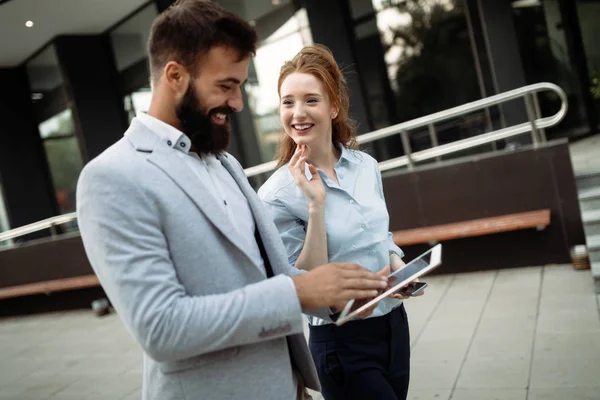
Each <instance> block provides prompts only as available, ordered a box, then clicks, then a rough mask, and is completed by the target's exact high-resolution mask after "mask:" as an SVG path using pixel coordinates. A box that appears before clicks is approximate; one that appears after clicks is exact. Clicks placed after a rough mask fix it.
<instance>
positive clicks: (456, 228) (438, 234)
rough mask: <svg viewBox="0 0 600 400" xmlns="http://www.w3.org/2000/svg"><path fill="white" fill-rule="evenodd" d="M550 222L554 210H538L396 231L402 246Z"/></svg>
mask: <svg viewBox="0 0 600 400" xmlns="http://www.w3.org/2000/svg"><path fill="white" fill-rule="evenodd" d="M548 225H550V210H549V209H544V210H536V211H530V212H524V213H517V214H507V215H501V216H496V217H490V218H480V219H473V220H469V221H462V222H455V223H451V224H444V225H435V226H427V227H424V228H417V229H405V230H400V231H395V232H393V235H394V242H395V243H396V245H398V246H409V245H413V244H421V243H429V244H432V243H436V242H442V241H446V240H454V239H461V238H466V237H473V236H483V235H491V234H494V233H500V232H509V231H516V230H520V229H529V228H536V229H538V230H542V229H544V228H545V227H546V226H548Z"/></svg>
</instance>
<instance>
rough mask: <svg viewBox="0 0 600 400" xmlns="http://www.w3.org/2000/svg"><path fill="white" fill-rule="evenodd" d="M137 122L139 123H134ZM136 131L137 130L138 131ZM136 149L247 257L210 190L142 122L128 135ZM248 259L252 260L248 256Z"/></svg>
mask: <svg viewBox="0 0 600 400" xmlns="http://www.w3.org/2000/svg"><path fill="white" fill-rule="evenodd" d="M134 122H137V121H134ZM134 128H136V129H134ZM126 135H127V136H128V138H129V140H130V141H131V142H132V143H133V145H134V146H135V147H136V150H138V151H142V152H148V153H150V154H149V156H148V161H149V162H151V163H152V164H154V165H156V166H157V167H158V168H159V169H161V170H162V171H163V172H164V173H165V174H167V175H168V176H169V177H170V178H171V179H172V180H173V181H174V182H175V184H176V185H177V186H179V188H180V189H181V190H183V192H184V193H185V194H186V195H187V196H188V197H189V198H190V199H191V200H192V201H193V202H194V204H196V206H197V207H198V208H199V209H200V211H202V213H203V214H204V215H205V216H206V218H208V219H209V220H210V222H211V223H212V224H213V225H214V226H215V227H216V228H217V229H218V230H219V231H220V232H221V233H222V234H223V235H224V236H225V237H226V238H228V239H229V240H230V241H231V242H232V243H233V244H234V245H235V246H236V247H237V248H238V249H239V250H240V251H242V252H243V253H244V254H246V256H248V254H247V253H246V251H245V250H244V249H243V246H242V245H241V240H240V239H241V238H240V236H239V233H238V231H237V230H236V229H235V227H234V226H233V225H232V224H231V222H230V221H229V216H228V215H227V213H226V212H225V210H224V209H223V208H222V207H221V206H220V205H219V204H218V203H217V200H216V199H215V198H214V196H213V195H212V194H211V193H209V190H208V188H207V187H206V185H204V183H203V182H202V181H201V180H200V179H198V177H197V176H196V175H195V174H194V173H193V172H192V170H191V169H190V168H189V167H188V166H187V165H186V164H185V161H184V160H183V159H182V158H180V157H179V156H178V155H177V154H175V153H174V151H178V150H173V149H172V148H170V147H169V146H168V145H167V144H166V143H163V141H162V140H160V139H159V138H158V137H157V135H155V134H154V133H152V132H151V131H150V130H148V129H147V128H146V126H145V125H143V124H142V123H139V122H138V123H137V124H132V128H130V129H129V130H128V132H127V133H126ZM248 258H250V257H249V256H248Z"/></svg>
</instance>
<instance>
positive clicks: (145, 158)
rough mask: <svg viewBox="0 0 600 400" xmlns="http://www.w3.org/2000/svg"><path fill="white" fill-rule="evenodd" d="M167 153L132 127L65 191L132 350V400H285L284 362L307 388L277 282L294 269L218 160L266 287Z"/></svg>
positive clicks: (258, 207) (289, 291)
mask: <svg viewBox="0 0 600 400" xmlns="http://www.w3.org/2000/svg"><path fill="white" fill-rule="evenodd" d="M177 151H179V150H177V149H174V148H172V147H170V146H169V145H168V144H167V143H166V142H165V141H163V140H162V139H160V138H159V136H158V135H156V134H154V133H153V132H151V131H150V130H149V129H148V128H146V127H145V125H143V124H142V123H140V122H139V121H137V120H134V121H133V123H132V125H131V127H130V128H129V129H128V131H127V132H126V133H125V137H124V138H123V139H121V140H120V141H119V142H117V143H115V144H114V145H113V146H111V147H110V148H109V149H107V150H106V151H105V152H104V153H102V154H101V155H100V156H98V157H97V158H96V159H94V160H93V161H91V162H90V163H89V164H87V165H86V167H85V168H84V169H83V172H82V173H81V176H80V179H79V183H78V187H77V215H78V219H79V227H80V230H81V236H82V238H83V243H84V246H85V250H86V252H87V255H88V257H89V260H90V263H91V265H92V267H93V269H94V271H95V273H96V274H97V275H98V278H99V279H100V282H101V283H102V287H103V288H104V290H105V291H106V293H107V295H108V297H109V299H110V300H111V302H112V304H113V306H114V307H115V309H116V310H117V312H118V314H119V316H120V318H121V319H122V320H123V322H124V323H125V325H126V327H127V328H128V330H129V332H130V333H131V334H132V335H133V337H134V338H135V340H136V341H137V343H138V344H139V345H140V347H141V348H142V349H143V352H144V379H143V381H144V384H143V399H148V400H149V399H157V400H170V399H178V400H180V399H223V400H235V399H244V400H248V399H260V400H263V399H294V398H295V393H296V388H295V384H294V378H293V374H292V369H291V362H290V354H291V357H292V358H293V361H294V363H295V365H296V367H297V368H298V369H299V371H300V373H301V375H302V378H303V379H304V381H305V384H306V386H307V387H309V388H311V389H315V390H319V382H318V378H317V375H316V372H315V368H314V365H313V362H312V358H311V356H310V353H309V351H308V347H307V345H306V340H305V338H304V336H303V321H302V310H301V308H300V303H299V301H298V298H297V295H296V291H295V288H294V286H293V283H292V282H291V280H290V279H289V278H288V277H286V276H284V275H294V274H298V273H299V271H298V270H296V269H294V268H291V267H290V266H289V265H288V262H287V256H286V253H285V249H284V247H283V244H282V242H281V239H280V237H279V233H278V231H277V229H276V228H275V225H274V224H273V222H272V220H271V218H270V216H269V214H268V212H267V211H266V210H265V209H264V208H263V205H262V203H261V201H260V200H259V198H258V197H257V195H256V193H255V192H254V190H253V189H252V187H251V186H250V185H249V183H248V180H247V179H246V177H245V175H244V172H243V170H242V168H241V166H240V164H239V163H238V162H237V160H235V159H234V158H233V157H232V156H231V155H228V154H224V155H222V156H221V157H220V160H221V163H222V164H223V165H224V166H225V168H226V169H227V170H228V171H229V172H230V173H231V175H232V176H233V178H234V179H235V181H236V182H237V183H238V185H239V187H240V189H241V190H242V192H243V193H244V195H245V196H246V198H247V199H248V203H249V204H250V208H251V209H252V212H253V214H254V218H255V220H256V226H257V229H258V231H259V233H260V235H261V238H262V241H263V243H264V247H265V251H266V254H267V256H268V259H269V261H270V264H271V266H272V268H273V271H274V274H275V277H273V278H271V279H267V278H266V275H265V272H264V269H262V268H260V267H259V266H258V265H256V264H255V263H254V262H253V261H252V259H251V257H250V256H249V255H248V253H247V252H246V251H245V249H244V248H242V247H241V246H240V243H242V241H241V240H240V237H239V233H238V232H237V231H236V229H235V228H234V227H233V226H232V225H231V223H230V221H229V219H228V217H227V215H226V213H225V211H223V210H222V208H221V207H220V206H219V204H217V203H216V200H215V199H214V197H213V196H212V195H210V194H208V193H207V189H206V187H205V186H204V185H203V183H202V182H201V181H200V180H199V179H198V178H197V176H196V175H194V173H193V171H191V170H190V169H189V167H188V166H187V165H185V163H184V160H182V159H181V158H180V157H178V155H177V154H176V153H175V152H177ZM311 314H314V315H315V316H318V317H320V318H328V313H327V311H326V310H317V311H316V312H314V313H311Z"/></svg>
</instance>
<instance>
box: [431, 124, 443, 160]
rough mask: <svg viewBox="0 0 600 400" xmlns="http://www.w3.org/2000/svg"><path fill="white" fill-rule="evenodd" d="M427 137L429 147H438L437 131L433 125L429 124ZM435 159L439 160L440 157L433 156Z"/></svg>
mask: <svg viewBox="0 0 600 400" xmlns="http://www.w3.org/2000/svg"><path fill="white" fill-rule="evenodd" d="M429 138H430V139H431V147H438V146H439V145H440V143H439V142H438V137H437V132H436V131H435V125H434V124H429ZM435 160H436V161H438V162H439V161H441V158H440V157H439V156H437V157H436V158H435Z"/></svg>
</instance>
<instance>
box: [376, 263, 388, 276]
mask: <svg viewBox="0 0 600 400" xmlns="http://www.w3.org/2000/svg"><path fill="white" fill-rule="evenodd" d="M389 274H390V266H389V265H386V266H385V268H384V269H382V270H381V271H379V272H377V275H379V276H388V275H389Z"/></svg>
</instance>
